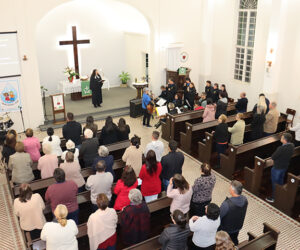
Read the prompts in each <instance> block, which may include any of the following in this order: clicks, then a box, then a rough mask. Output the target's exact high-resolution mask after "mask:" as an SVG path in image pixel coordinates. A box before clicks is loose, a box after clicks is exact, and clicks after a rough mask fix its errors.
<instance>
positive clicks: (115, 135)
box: [99, 124, 120, 145]
mask: <svg viewBox="0 0 300 250" xmlns="http://www.w3.org/2000/svg"><path fill="white" fill-rule="evenodd" d="M119 135H120V132H119V129H118V127H117V125H115V124H114V126H113V130H112V131H107V129H106V127H105V126H104V127H103V128H102V130H101V135H100V139H99V143H100V145H108V144H112V143H115V142H118V141H120V140H119Z"/></svg>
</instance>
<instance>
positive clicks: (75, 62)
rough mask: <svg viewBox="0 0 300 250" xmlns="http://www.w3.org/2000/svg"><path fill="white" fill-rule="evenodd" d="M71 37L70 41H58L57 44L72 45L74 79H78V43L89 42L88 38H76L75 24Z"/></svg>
mask: <svg viewBox="0 0 300 250" xmlns="http://www.w3.org/2000/svg"><path fill="white" fill-rule="evenodd" d="M72 38H73V40H71V41H59V45H73V54H74V65H75V72H76V73H77V74H78V75H76V79H79V62H78V47H77V45H78V44H84V43H90V40H89V39H86V40H77V31H76V26H72Z"/></svg>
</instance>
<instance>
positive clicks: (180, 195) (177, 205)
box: [167, 174, 193, 214]
mask: <svg viewBox="0 0 300 250" xmlns="http://www.w3.org/2000/svg"><path fill="white" fill-rule="evenodd" d="M192 195H193V189H192V187H191V186H190V185H189V183H188V182H187V181H186V179H185V178H184V177H183V176H182V175H181V174H175V175H174V177H172V178H171V179H170V183H169V186H168V189H167V196H168V197H169V198H172V199H173V200H172V203H171V206H170V211H171V213H173V212H174V211H175V210H176V209H179V210H180V211H182V212H183V213H184V214H186V213H187V212H188V211H189V210H190V203H191V198H192Z"/></svg>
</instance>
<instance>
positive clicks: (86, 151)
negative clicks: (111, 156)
mask: <svg viewBox="0 0 300 250" xmlns="http://www.w3.org/2000/svg"><path fill="white" fill-rule="evenodd" d="M84 139H85V140H84V141H83V142H82V145H81V147H80V149H79V157H80V158H82V159H83V161H84V164H85V166H86V167H90V166H92V165H93V162H94V159H95V158H96V157H97V156H98V147H99V140H98V138H95V137H93V131H92V130H90V129H88V128H87V129H86V130H85V131H84Z"/></svg>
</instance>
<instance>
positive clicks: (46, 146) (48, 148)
mask: <svg viewBox="0 0 300 250" xmlns="http://www.w3.org/2000/svg"><path fill="white" fill-rule="evenodd" d="M43 152H44V154H45V155H48V154H51V152H52V146H51V144H50V143H48V142H45V143H43Z"/></svg>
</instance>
